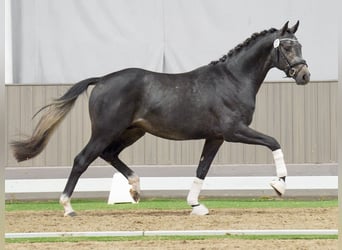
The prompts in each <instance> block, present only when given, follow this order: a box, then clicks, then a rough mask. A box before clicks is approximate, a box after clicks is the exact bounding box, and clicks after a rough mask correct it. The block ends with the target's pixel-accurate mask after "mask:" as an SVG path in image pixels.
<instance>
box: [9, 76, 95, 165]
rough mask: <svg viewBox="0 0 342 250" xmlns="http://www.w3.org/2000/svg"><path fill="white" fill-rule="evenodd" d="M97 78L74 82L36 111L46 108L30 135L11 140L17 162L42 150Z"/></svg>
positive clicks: (29, 157)
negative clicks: (80, 96)
mask: <svg viewBox="0 0 342 250" xmlns="http://www.w3.org/2000/svg"><path fill="white" fill-rule="evenodd" d="M98 80H99V78H89V79H86V80H83V81H81V82H79V83H76V84H75V85H74V86H72V87H71V88H70V89H69V90H68V91H67V92H66V93H65V94H64V95H63V96H62V97H60V98H58V99H56V100H54V101H53V102H52V103H51V104H48V105H46V106H44V107H43V108H41V109H40V110H39V111H38V112H37V113H36V114H38V113H39V112H41V111H42V110H44V109H46V111H45V113H44V114H43V116H42V117H41V118H40V120H39V122H38V124H37V126H36V128H35V129H34V131H33V133H32V136H31V137H30V138H27V139H24V140H20V141H12V142H11V146H12V149H13V154H14V157H15V158H16V159H17V161H18V162H21V161H25V160H28V159H31V158H33V157H35V156H37V155H38V154H39V153H40V152H42V150H43V149H44V148H45V146H46V144H47V143H48V141H49V138H50V136H51V135H52V133H53V131H54V130H55V128H56V127H57V126H58V125H59V123H60V122H61V121H62V120H63V118H64V117H65V116H66V114H67V113H68V112H69V111H70V110H71V108H72V107H73V105H74V103H75V101H76V99H77V97H78V96H79V95H80V94H82V93H83V92H84V91H85V90H86V89H87V88H88V86H89V85H93V84H96V83H97V81H98ZM36 114H35V115H36ZM35 115H34V116H35Z"/></svg>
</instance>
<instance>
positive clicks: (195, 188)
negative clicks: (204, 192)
mask: <svg viewBox="0 0 342 250" xmlns="http://www.w3.org/2000/svg"><path fill="white" fill-rule="evenodd" d="M202 186H203V180H201V179H199V178H197V177H196V178H195V180H194V182H193V183H192V186H191V189H190V191H189V194H188V198H187V202H188V204H189V205H190V206H192V212H191V215H207V214H209V210H208V208H206V207H205V206H204V205H203V204H199V202H198V196H199V194H200V192H201V189H202Z"/></svg>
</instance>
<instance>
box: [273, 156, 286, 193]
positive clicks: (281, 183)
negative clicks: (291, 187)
mask: <svg viewBox="0 0 342 250" xmlns="http://www.w3.org/2000/svg"><path fill="white" fill-rule="evenodd" d="M272 154H273V158H274V162H275V167H276V171H277V177H278V179H276V180H273V181H271V183H270V185H271V187H272V188H273V189H274V190H275V191H276V193H277V194H278V195H279V196H282V195H284V194H285V190H286V184H285V178H286V176H287V169H286V165H285V161H284V154H283V152H282V150H281V149H277V150H274V151H272Z"/></svg>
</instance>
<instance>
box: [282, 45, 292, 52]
mask: <svg viewBox="0 0 342 250" xmlns="http://www.w3.org/2000/svg"><path fill="white" fill-rule="evenodd" d="M284 50H285V51H286V52H291V50H292V47H291V46H284Z"/></svg>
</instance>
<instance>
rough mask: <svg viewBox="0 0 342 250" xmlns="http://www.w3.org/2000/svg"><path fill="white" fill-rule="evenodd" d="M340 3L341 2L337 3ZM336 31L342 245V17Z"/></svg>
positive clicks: (340, 235)
mask: <svg viewBox="0 0 342 250" xmlns="http://www.w3.org/2000/svg"><path fill="white" fill-rule="evenodd" d="M339 5H341V4H339ZM338 20H339V22H338V25H339V27H338V32H339V44H338V48H339V49H338V54H339V57H338V70H339V72H338V96H337V129H336V131H337V150H338V152H337V159H338V207H339V216H338V224H339V237H338V239H339V243H338V244H339V246H342V24H341V22H342V17H341V16H340V17H339V19H338Z"/></svg>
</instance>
